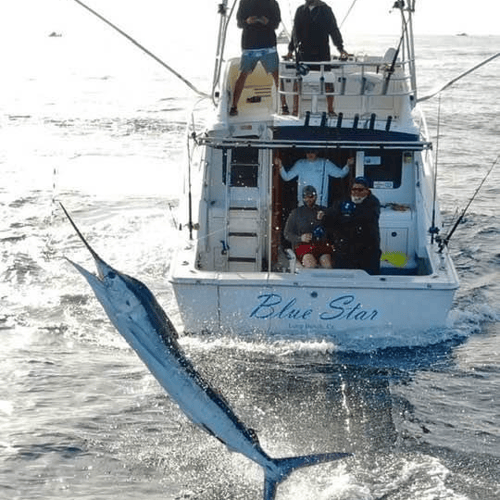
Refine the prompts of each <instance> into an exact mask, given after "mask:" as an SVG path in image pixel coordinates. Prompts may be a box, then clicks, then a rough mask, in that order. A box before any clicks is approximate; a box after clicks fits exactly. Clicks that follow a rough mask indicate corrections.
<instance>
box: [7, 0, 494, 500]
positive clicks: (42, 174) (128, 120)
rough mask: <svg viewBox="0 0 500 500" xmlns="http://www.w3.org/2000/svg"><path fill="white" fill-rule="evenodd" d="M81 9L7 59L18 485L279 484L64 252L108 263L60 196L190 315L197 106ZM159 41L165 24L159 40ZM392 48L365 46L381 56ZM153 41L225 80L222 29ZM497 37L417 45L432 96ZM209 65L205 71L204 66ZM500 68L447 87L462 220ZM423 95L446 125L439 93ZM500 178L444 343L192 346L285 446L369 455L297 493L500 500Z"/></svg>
mask: <svg viewBox="0 0 500 500" xmlns="http://www.w3.org/2000/svg"><path fill="white" fill-rule="evenodd" d="M65 8H67V7H65ZM77 17H78V16H77V15H76V14H75V18H77ZM82 22H84V28H81V29H80V30H76V28H75V30H74V31H72V30H69V31H64V30H63V32H62V33H61V35H62V36H60V37H48V36H47V35H48V33H47V32H33V33H30V34H23V36H26V37H28V39H27V41H26V40H25V43H24V44H23V45H21V46H17V48H16V50H13V49H12V50H9V51H7V52H8V54H7V52H6V54H7V55H6V62H5V64H4V72H3V73H4V76H3V82H2V92H1V93H0V144H1V148H0V171H1V174H2V183H1V184H0V207H1V213H2V225H1V228H0V252H1V253H0V255H1V259H0V301H1V302H0V338H1V348H0V380H2V384H1V387H0V498H5V499H19V500H31V499H63V498H64V499H79V500H80V499H82V500H83V499H92V500H97V499H103V500H108V499H111V498H120V499H141V498H148V499H149V500H154V499H162V500H164V499H172V500H174V499H175V500H180V499H197V500H198V499H199V500H229V499H231V500H233V499H241V500H247V499H257V498H261V495H262V493H261V489H262V472H261V470H260V469H259V468H258V467H257V466H255V465H253V464H252V463H250V462H249V461H248V460H247V459H245V458H244V457H242V456H240V455H238V454H234V453H230V452H228V451H227V450H226V449H225V448H224V446H223V445H221V444H220V443H219V442H218V441H217V440H215V439H213V438H211V437H209V436H208V435H206V434H205V433H203V432H202V431H201V430H199V429H197V428H195V427H194V426H193V425H192V424H191V423H190V422H188V420H187V419H186V418H185V417H184V415H183V414H182V413H181V412H180V411H179V410H178V409H177V407H176V406H175V405H174V404H173V403H172V402H171V401H170V400H169V398H168V397H167V396H166V395H165V394H164V392H163V391H162V389H161V388H160V387H159V385H158V384H157V383H156V381H155V380H154V379H153V377H152V376H151V375H150V374H149V372H148V371H147V370H146V368H145V367H144V366H143V365H142V364H141V362H140V361H139V359H138V358H137V356H136V355H135V354H134V353H133V352H132V351H131V350H130V349H129V348H128V347H127V345H126V344H125V343H124V341H122V340H121V337H120V336H119V335H118V334H117V333H116V332H115V331H114V329H113V327H112V326H111V325H110V323H109V321H108V320H107V318H106V317H105V315H104V312H103V311H102V309H101V307H100V305H99V304H98V303H97V301H96V300H95V299H94V297H93V295H92V292H91V290H90V288H89V287H88V286H87V284H86V283H85V282H84V281H83V279H82V278H81V277H80V276H79V275H78V274H77V273H76V272H75V270H74V269H73V268H72V266H71V265H70V264H69V263H68V262H67V261H66V260H65V258H64V257H68V258H71V259H72V260H74V261H76V262H79V263H81V264H83V265H85V266H86V267H88V268H92V263H91V260H90V258H89V255H88V253H87V252H86V250H85V249H84V248H83V246H82V245H81V243H80V242H79V241H78V240H77V238H76V237H75V235H74V234H73V232H72V229H71V227H70V226H69V224H68V223H67V221H66V220H65V219H64V217H63V215H62V213H61V210H60V208H59V206H58V204H57V201H62V202H63V203H64V205H65V206H66V207H67V208H68V210H69V211H70V212H71V213H72V215H73V216H74V218H75V220H76V222H77V223H78V225H79V226H80V228H81V230H82V231H83V232H84V234H85V235H86V236H87V237H88V239H89V241H90V243H91V244H92V245H93V246H94V247H95V248H96V250H97V251H98V252H99V253H100V254H101V255H102V256H103V257H104V258H105V259H106V260H107V261H108V262H109V263H110V264H112V265H113V266H115V267H116V268H117V269H120V270H122V271H124V272H126V273H127V274H130V275H132V276H135V277H137V278H139V279H141V280H142V281H144V282H145V283H147V284H148V286H149V287H150V289H151V290H152V291H153V292H154V293H155V295H156V296H157V298H158V300H159V302H160V303H161V304H162V305H163V306H164V308H165V309H166V311H167V312H168V313H169V314H171V315H172V317H173V319H174V320H176V319H177V315H176V311H175V304H174V302H173V296H172V291H171V289H170V287H169V285H168V283H167V281H166V275H167V272H168V268H169V260H170V258H171V256H172V254H173V252H174V248H175V243H176V241H177V239H178V231H177V229H176V228H177V225H178V221H177V216H176V213H175V210H176V207H177V205H178V203H179V200H180V198H181V197H182V196H183V193H182V182H181V178H180V167H181V165H182V162H183V157H184V146H185V143H186V137H185V130H186V126H187V122H188V117H189V114H188V111H189V109H190V108H191V107H192V106H193V104H194V103H195V101H196V99H197V98H196V96H194V95H193V94H192V93H191V92H190V91H188V90H186V89H185V88H184V86H183V85H182V84H181V83H180V82H177V81H176V80H175V79H174V78H173V77H171V76H170V75H169V74H168V73H166V72H165V71H164V70H163V69H162V68H160V67H158V66H156V65H155V64H154V63H153V62H151V61H150V60H149V59H147V58H145V56H142V55H141V54H140V53H139V52H138V51H137V49H135V48H133V47H131V46H128V45H127V44H126V43H125V42H122V41H118V40H117V39H115V38H114V35H112V34H111V33H109V32H106V31H103V32H101V31H100V30H98V29H96V28H95V27H94V25H92V24H91V22H90V21H89V20H85V21H82ZM85 23H87V24H85ZM90 28H92V30H93V31H90ZM157 28H158V26H157ZM54 29H56V28H54ZM87 29H88V30H89V31H85V30H87ZM142 32H143V34H144V35H145V37H146V38H147V33H146V30H144V27H143V31H142ZM84 33H86V34H87V36H85V37H84V36H83V34H84ZM160 35H161V32H160V31H158V30H157V31H155V33H154V34H149V37H150V39H151V40H152V41H153V45H154V43H156V40H157V39H161V36H160ZM390 42H391V40H388V39H387V38H384V37H378V38H368V37H365V38H363V37H359V38H358V39H356V40H353V41H352V43H351V44H352V47H353V50H357V51H358V50H359V51H362V50H363V48H365V50H366V47H368V46H369V47H370V49H374V48H375V50H379V48H380V52H381V53H382V51H383V50H384V48H385V47H387V44H388V43H390ZM13 46H14V44H13V45H11V47H13ZM156 46H157V47H159V50H160V53H161V54H160V55H161V56H162V57H163V58H165V60H166V62H167V63H170V64H172V65H174V63H177V66H175V67H176V69H177V68H180V69H181V70H182V71H181V72H183V74H184V75H185V76H186V77H188V78H189V79H190V80H192V82H193V83H194V84H195V85H197V86H199V87H200V88H202V89H203V90H207V89H209V86H210V78H211V72H210V69H209V68H210V64H209V63H211V58H212V55H211V54H212V52H211V46H209V44H208V43H207V47H199V46H195V45H194V43H193V44H191V45H188V46H186V50H185V51H183V52H180V51H179V50H174V51H172V50H171V48H172V47H171V46H170V47H161V46H160V45H156ZM499 46H500V38H499V37H436V36H434V37H420V38H418V40H417V65H418V69H419V82H420V86H421V95H424V94H426V93H427V92H428V91H430V90H431V89H432V88H434V87H435V86H436V85H438V84H440V83H443V82H446V81H447V80H448V79H450V78H452V77H454V76H456V75H457V74H459V73H461V72H462V71H465V70H466V69H467V68H469V67H470V66H472V65H473V64H475V63H477V62H478V61H480V60H481V59H483V58H485V57H487V56H488V55H491V54H493V53H495V52H497V51H498V47H499ZM103 47H105V49H106V50H102V49H103ZM495 47H496V48H495ZM176 48H177V49H178V47H176ZM193 58H197V59H196V60H197V61H199V63H198V65H197V66H196V71H195V70H194V69H193V64H191V65H189V64H187V63H186V61H187V60H191V61H193ZM499 63H500V62H499V61H497V62H493V63H491V64H490V65H487V66H485V67H483V68H481V69H480V70H478V71H477V72H476V73H475V74H473V75H470V76H469V77H467V78H465V79H463V80H462V81H461V82H460V83H457V84H456V85H455V86H454V87H452V88H450V89H449V90H447V91H446V92H445V93H443V95H442V98H441V102H440V133H439V148H438V159H439V174H438V176H439V177H438V179H439V184H438V190H439V194H440V200H441V206H442V210H443V214H444V217H445V220H446V221H447V222H448V227H449V226H450V224H451V222H452V221H453V219H454V217H456V215H457V212H458V213H459V212H460V211H461V210H462V209H463V207H464V206H465V205H466V204H467V202H468V200H469V199H470V197H471V196H472V194H473V193H474V190H475V189H476V188H477V186H478V185H479V183H480V181H481V180H482V178H483V176H484V175H485V173H486V171H487V170H488V168H489V167H490V166H491V164H492V163H493V161H494V160H495V158H496V157H497V155H498V154H499V148H498V131H499V130H500V118H499V112H500V104H499V99H498V92H499V89H498V69H499V66H498V65H499ZM424 104H425V110H426V112H427V117H428V122H429V125H430V128H431V131H433V134H434V136H435V135H436V130H437V115H438V100H437V99H433V100H431V101H427V102H426V103H424ZM499 179H500V166H499V167H498V168H496V169H495V170H493V172H492V173H491V175H490V177H489V178H488V181H487V183H486V184H485V185H484V187H483V189H482V190H481V191H480V193H479V194H478V196H477V197H476V199H475V201H474V202H473V203H472V205H471V206H470V209H469V211H468V212H467V215H466V217H465V220H464V222H463V223H462V224H461V225H460V227H459V228H458V230H457V232H456V233H455V236H454V237H453V239H452V241H451V249H452V252H453V255H454V258H455V262H456V265H457V269H458V271H459V274H460V277H461V288H460V290H459V292H458V293H457V296H456V300H455V303H454V306H453V310H452V312H451V318H450V327H449V328H450V331H451V333H452V335H449V336H448V340H447V341H446V342H442V343H438V344H434V345H424V346H420V347H413V348H412V347H407V348H404V347H401V348H393V349H386V350H379V351H373V352H365V353H355V352H341V351H338V350H337V349H336V347H335V346H334V345H333V344H330V343H328V342H326V341H321V342H315V341H312V340H311V341H303V340H302V341H296V342H294V341H280V342H273V341H269V340H267V341H266V340H263V339H259V340H255V341H249V340H248V339H247V340H245V341H242V340H238V339H235V338H225V337H219V336H215V337H214V338H212V339H207V338H196V337H190V338H183V339H182V344H183V346H184V347H185V349H186V351H187V353H188V354H189V356H190V357H191V358H192V359H193V361H194V362H195V364H196V366H197V367H198V368H199V370H200V371H201V372H202V374H203V375H204V376H205V377H206V378H207V379H208V380H209V381H210V382H211V384H212V385H213V386H214V387H216V388H218V389H220V390H221V391H222V392H223V393H224V395H225V396H226V398H227V400H228V401H229V402H230V404H231V405H232V406H233V408H234V409H235V411H236V413H237V414H238V415H239V416H240V417H241V419H242V420H243V421H245V422H246V423H247V424H248V425H249V426H250V427H253V428H254V429H255V430H256V431H257V433H258V435H259V439H260V441H261V444H262V446H263V448H264V449H265V450H266V451H268V452H269V453H270V454H271V455H272V456H285V455H295V454H305V453H314V452H325V451H350V452H353V453H354V456H353V457H352V458H350V459H347V460H344V461H342V462H338V463H333V464H326V465H323V466H318V467H314V468H310V469H305V470H303V471H300V472H297V473H295V474H294V475H293V476H292V477H291V478H290V479H289V480H287V481H286V482H285V483H284V484H283V485H282V486H280V488H279V491H278V496H277V498H278V499H283V500H284V499H300V500H307V499H315V500H318V499H319V500H382V499H384V500H410V499H411V500H416V499H418V500H438V499H439V500H441V499H446V500H466V499H470V500H472V499H475V500H494V499H498V498H500V401H499V396H498V395H499V394H500V326H499V323H498V320H499V315H500V289H499V279H498V278H499V276H500V272H499V271H500V253H499V241H500V219H499V217H498V215H499V208H498V201H497V200H498V196H499V188H498V185H499Z"/></svg>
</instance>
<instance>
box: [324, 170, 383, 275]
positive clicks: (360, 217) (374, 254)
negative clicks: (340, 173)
mask: <svg viewBox="0 0 500 500" xmlns="http://www.w3.org/2000/svg"><path fill="white" fill-rule="evenodd" d="M369 186H370V182H369V180H368V179H367V178H366V177H356V179H355V180H354V184H353V185H352V188H351V199H350V200H344V201H341V202H337V203H335V204H334V205H333V207H331V208H329V209H327V210H326V211H325V212H326V213H325V226H326V227H327V232H328V235H329V237H330V238H331V240H332V241H333V244H334V246H335V266H336V267H339V268H347V269H364V270H365V271H366V272H367V273H368V274H380V230H379V217H380V202H379V200H378V198H377V197H376V196H375V195H373V194H372V193H371V190H370V188H369Z"/></svg>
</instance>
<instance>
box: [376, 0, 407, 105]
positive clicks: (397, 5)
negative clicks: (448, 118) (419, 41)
mask: <svg viewBox="0 0 500 500" xmlns="http://www.w3.org/2000/svg"><path fill="white" fill-rule="evenodd" d="M393 9H400V11H401V16H402V19H403V32H402V33H401V38H400V39H399V44H398V48H397V49H396V52H395V53H394V57H393V58H392V62H391V65H390V66H389V68H388V69H387V76H386V77H385V80H384V86H383V88H382V95H386V94H387V90H388V88H389V81H390V79H391V76H392V75H393V74H394V68H395V67H396V61H397V60H398V56H399V52H400V51H401V46H402V45H403V41H404V39H405V36H406V32H407V29H408V23H407V21H406V18H405V16H404V13H403V9H404V1H402V0H397V1H396V2H395V4H394V6H393Z"/></svg>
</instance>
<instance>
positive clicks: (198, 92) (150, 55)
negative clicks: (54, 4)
mask: <svg viewBox="0 0 500 500" xmlns="http://www.w3.org/2000/svg"><path fill="white" fill-rule="evenodd" d="M74 1H75V2H76V3H77V4H78V5H81V6H82V7H83V8H84V9H87V10H88V11H89V12H90V13H91V14H93V15H94V16H96V17H98V18H99V19H100V20H101V21H103V22H105V23H106V24H107V25H108V26H111V28H113V29H114V30H115V31H118V33H120V35H122V36H124V37H125V38H126V39H127V40H129V41H130V42H132V43H133V44H134V45H135V46H137V47H139V48H140V49H141V50H142V51H143V52H144V53H146V54H147V55H148V56H149V57H152V58H153V59H154V60H155V61H156V62H157V63H160V64H161V65H162V66H163V67H164V68H166V69H167V70H168V71H170V72H171V73H172V74H174V75H175V76H176V77H177V78H179V80H181V81H182V82H184V83H185V84H186V85H187V86H188V87H189V88H190V89H191V90H192V91H194V92H196V93H197V94H198V95H200V96H202V97H210V96H209V95H208V94H206V93H205V92H202V91H201V90H198V89H197V88H196V87H195V86H194V85H193V84H192V83H191V82H189V81H188V80H186V79H185V78H184V77H183V76H182V75H180V74H179V73H177V71H175V69H173V68H172V67H171V66H169V65H168V64H167V63H165V62H164V61H162V60H161V59H160V58H159V57H158V56H156V55H155V54H153V53H152V52H151V51H149V50H148V49H146V47H144V45H141V44H140V43H139V42H138V41H137V40H135V39H134V38H132V37H131V36H130V35H128V34H127V33H125V32H124V31H123V30H121V29H120V28H118V26H116V25H115V24H113V23H112V22H111V21H108V20H107V19H106V18H105V17H103V16H101V14H99V13H98V12H96V11H95V10H93V9H91V8H90V7H89V6H88V5H85V4H84V3H83V2H81V1H80V0H74Z"/></svg>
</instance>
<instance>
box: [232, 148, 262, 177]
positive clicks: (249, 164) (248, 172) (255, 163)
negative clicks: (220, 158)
mask: <svg viewBox="0 0 500 500" xmlns="http://www.w3.org/2000/svg"><path fill="white" fill-rule="evenodd" d="M258 176H259V150H258V149H257V148H248V147H247V148H235V149H233V150H232V155H231V175H230V184H231V187H258Z"/></svg>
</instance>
